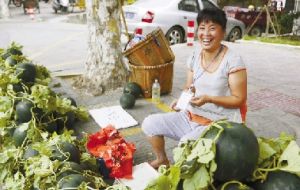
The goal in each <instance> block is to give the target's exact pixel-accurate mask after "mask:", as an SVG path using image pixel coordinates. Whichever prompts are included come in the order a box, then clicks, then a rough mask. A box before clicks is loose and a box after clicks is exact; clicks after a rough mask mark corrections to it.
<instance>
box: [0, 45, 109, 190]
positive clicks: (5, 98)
mask: <svg viewBox="0 0 300 190" xmlns="http://www.w3.org/2000/svg"><path fill="white" fill-rule="evenodd" d="M21 49H22V46H19V45H17V44H16V43H12V44H11V45H10V46H9V47H8V48H7V49H0V184H1V186H2V187H3V188H4V189H8V190H15V189H22V190H31V189H52V190H55V189H58V176H59V175H60V174H61V173H62V172H63V170H62V168H63V167H62V165H63V164H64V163H65V162H66V161H68V160H74V161H76V162H78V163H81V161H82V162H84V163H90V164H91V165H92V167H93V168H97V167H96V160H95V158H93V157H91V155H90V154H88V153H86V149H85V144H86V138H83V139H82V140H78V139H77V137H76V136H74V135H73V130H68V129H67V128H66V127H65V126H66V123H67V116H68V113H71V114H73V115H74V119H75V118H76V119H78V120H82V121H84V120H86V119H88V113H87V111H86V109H85V108H83V107H79V106H76V105H74V103H72V101H71V100H70V99H69V98H65V97H62V96H60V95H58V94H56V93H55V92H54V91H52V89H50V87H49V83H50V82H51V78H50V73H49V71H48V70H47V69H46V68H45V67H43V66H38V65H33V64H30V68H31V70H32V71H33V70H34V75H35V77H34V80H31V79H33V78H30V76H29V75H28V76H27V77H29V78H30V80H23V79H24V78H23V79H22V77H20V78H18V75H16V70H17V68H18V67H19V68H20V67H21V68H22V67H23V66H24V63H28V62H31V61H30V60H29V59H28V58H27V57H26V56H25V55H23V53H22V51H21ZM9 56H12V57H13V58H14V59H16V61H17V63H16V65H14V64H9V63H8V62H5V60H6V59H7V58H8V57H9ZM31 74H32V73H31ZM24 116H26V117H24ZM22 117H23V118H22ZM58 120H60V121H62V125H63V127H62V129H61V130H60V131H56V130H46V128H45V125H47V124H50V123H51V124H53V123H54V124H55V123H57V121H58ZM49 126H51V125H48V127H49ZM53 127H54V125H53ZM49 131H51V132H49ZM58 132H59V134H58ZM66 144H67V145H66ZM53 147H56V149H55V152H54V151H53ZM54 153H55V154H56V156H57V155H58V157H59V158H58V159H56V157H55V155H54ZM79 174H80V175H82V176H84V178H85V179H88V180H90V181H93V182H94V185H93V188H97V189H99V188H106V187H107V186H108V185H107V184H106V183H105V182H104V181H103V179H102V177H101V175H100V174H99V173H96V172H94V171H91V170H90V169H88V168H85V169H83V170H82V171H80V172H79ZM88 188H90V187H89V186H88V183H80V185H79V187H78V189H81V190H87V189H88Z"/></svg>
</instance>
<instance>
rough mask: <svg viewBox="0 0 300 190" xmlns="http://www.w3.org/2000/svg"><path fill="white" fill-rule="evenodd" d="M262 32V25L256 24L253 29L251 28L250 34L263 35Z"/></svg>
mask: <svg viewBox="0 0 300 190" xmlns="http://www.w3.org/2000/svg"><path fill="white" fill-rule="evenodd" d="M261 34H262V30H261V28H260V27H258V26H254V27H253V28H252V29H251V30H250V33H249V35H250V36H261Z"/></svg>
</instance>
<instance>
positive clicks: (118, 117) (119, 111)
mask: <svg viewBox="0 0 300 190" xmlns="http://www.w3.org/2000/svg"><path fill="white" fill-rule="evenodd" d="M89 113H90V114H91V116H92V117H93V118H94V120H95V121H96V123H98V124H99V125H100V127H102V128H103V127H106V126H107V125H109V124H111V125H113V126H114V127H115V128H116V129H121V128H127V127H132V126H135V125H137V124H138V122H137V121H136V120H135V119H134V118H133V117H132V116H131V115H130V114H129V113H127V112H126V111H125V110H124V109H123V108H122V107H121V106H111V107H104V108H100V109H92V110H89Z"/></svg>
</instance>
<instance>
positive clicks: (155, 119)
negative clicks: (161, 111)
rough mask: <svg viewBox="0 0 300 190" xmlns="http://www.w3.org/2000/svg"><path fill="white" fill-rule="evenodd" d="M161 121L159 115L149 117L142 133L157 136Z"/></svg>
mask: <svg viewBox="0 0 300 190" xmlns="http://www.w3.org/2000/svg"><path fill="white" fill-rule="evenodd" d="M159 121H160V117H159V115H158V114H154V115H149V116H147V117H146V118H145V119H144V121H143V123H142V131H143V132H144V133H145V134H146V135H148V136H153V135H156V134H155V131H157V129H156V127H157V126H159V125H160V124H159V123H160V122H159Z"/></svg>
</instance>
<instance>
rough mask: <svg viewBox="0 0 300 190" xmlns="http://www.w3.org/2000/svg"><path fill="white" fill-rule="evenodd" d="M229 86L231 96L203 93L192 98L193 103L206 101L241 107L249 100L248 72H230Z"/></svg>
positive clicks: (197, 103) (226, 106)
mask: <svg viewBox="0 0 300 190" xmlns="http://www.w3.org/2000/svg"><path fill="white" fill-rule="evenodd" d="M228 83H229V88H230V92H231V96H209V95H203V96H199V97H195V98H193V99H192V100H191V104H192V105H196V106H202V105H203V104H205V103H213V104H216V105H218V106H223V107H225V108H240V107H241V106H242V105H243V104H244V103H245V102H246V100H247V72H246V70H240V71H237V72H234V73H231V74H229V79H228Z"/></svg>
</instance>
